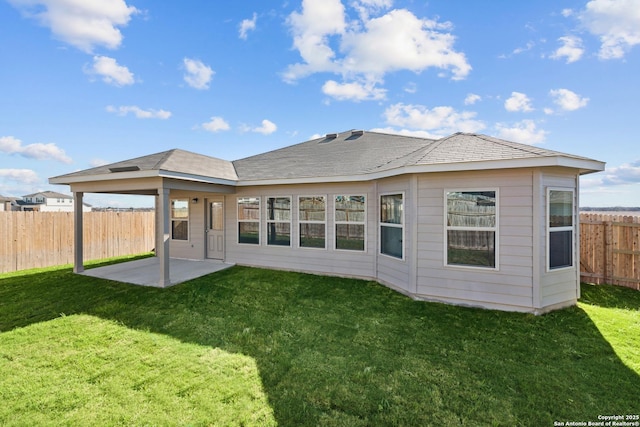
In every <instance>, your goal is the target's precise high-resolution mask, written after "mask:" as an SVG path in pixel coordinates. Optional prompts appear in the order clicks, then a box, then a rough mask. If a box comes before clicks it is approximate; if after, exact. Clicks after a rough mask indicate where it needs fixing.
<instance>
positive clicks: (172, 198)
mask: <svg viewBox="0 0 640 427" xmlns="http://www.w3.org/2000/svg"><path fill="white" fill-rule="evenodd" d="M175 201H186V202H187V218H186V219H185V218H179V217H174V216H173V202H175ZM173 221H185V222H186V223H187V238H186V239H174V238H173ZM169 224H170V232H171V235H170V238H171V241H172V242H186V243H188V242H190V241H191V199H189V198H188V197H171V198H170V200H169Z"/></svg>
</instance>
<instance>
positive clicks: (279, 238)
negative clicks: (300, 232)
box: [267, 197, 291, 246]
mask: <svg viewBox="0 0 640 427" xmlns="http://www.w3.org/2000/svg"><path fill="white" fill-rule="evenodd" d="M267 245H275V246H291V197H269V198H267Z"/></svg>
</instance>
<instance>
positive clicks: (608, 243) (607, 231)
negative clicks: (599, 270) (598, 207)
mask: <svg viewBox="0 0 640 427" xmlns="http://www.w3.org/2000/svg"><path fill="white" fill-rule="evenodd" d="M603 222H604V278H603V282H604V283H611V279H612V277H613V222H612V220H611V219H608V220H606V221H603Z"/></svg>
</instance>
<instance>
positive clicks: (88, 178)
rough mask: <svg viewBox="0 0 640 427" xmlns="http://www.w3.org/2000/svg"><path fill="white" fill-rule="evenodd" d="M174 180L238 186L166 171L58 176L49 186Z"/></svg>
mask: <svg viewBox="0 0 640 427" xmlns="http://www.w3.org/2000/svg"><path fill="white" fill-rule="evenodd" d="M155 177H161V178H174V179H180V180H183V181H195V182H205V183H208V184H221V185H233V186H235V185H236V181H234V180H229V179H222V178H215V177H208V176H202V175H192V174H186V173H180V172H172V171H166V170H162V169H160V170H157V169H153V170H146V171H132V172H115V173H114V172H112V173H105V174H100V175H77V176H68V177H65V176H57V177H53V178H49V184H77V183H82V182H95V181H100V182H102V181H119V180H129V179H139V178H155Z"/></svg>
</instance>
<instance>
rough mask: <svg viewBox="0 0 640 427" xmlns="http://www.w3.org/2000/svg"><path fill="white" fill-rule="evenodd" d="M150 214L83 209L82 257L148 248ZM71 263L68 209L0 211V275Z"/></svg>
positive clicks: (151, 232)
mask: <svg viewBox="0 0 640 427" xmlns="http://www.w3.org/2000/svg"><path fill="white" fill-rule="evenodd" d="M154 224H155V219H154V213H153V212H86V213H84V218H83V233H84V237H83V241H84V254H83V256H84V259H85V260H92V259H102V258H110V257H116V256H124V255H133V254H139V253H143V252H149V251H151V250H152V249H153V248H154V246H155V233H154V229H155V227H154ZM71 263H73V213H72V212H0V273H6V272H11V271H17V270H25V269H28V268H39V267H48V266H52V265H61V264H71Z"/></svg>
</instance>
